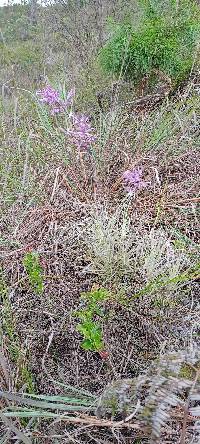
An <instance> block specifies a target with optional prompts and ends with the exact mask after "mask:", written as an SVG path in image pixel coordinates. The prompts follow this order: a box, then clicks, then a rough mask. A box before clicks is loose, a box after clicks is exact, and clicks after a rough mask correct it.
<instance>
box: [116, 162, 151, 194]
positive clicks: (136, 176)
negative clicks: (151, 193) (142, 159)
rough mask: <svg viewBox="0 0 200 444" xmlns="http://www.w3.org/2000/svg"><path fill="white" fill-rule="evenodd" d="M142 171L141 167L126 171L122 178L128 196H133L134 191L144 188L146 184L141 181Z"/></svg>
mask: <svg viewBox="0 0 200 444" xmlns="http://www.w3.org/2000/svg"><path fill="white" fill-rule="evenodd" d="M142 174H143V169H142V168H141V167H138V168H134V169H133V170H127V171H125V172H124V173H123V175H122V177H123V179H124V182H125V189H126V191H127V192H128V193H129V194H131V195H132V194H134V193H135V191H137V190H141V189H142V188H146V186H147V182H145V181H144V180H143V179H142Z"/></svg>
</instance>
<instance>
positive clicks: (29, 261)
mask: <svg viewBox="0 0 200 444" xmlns="http://www.w3.org/2000/svg"><path fill="white" fill-rule="evenodd" d="M23 265H24V267H25V270H26V272H27V274H28V278H29V282H30V285H31V287H32V289H33V291H35V292H36V293H37V294H41V293H42V292H43V289H44V282H43V270H42V267H41V265H40V263H39V257H38V254H37V253H33V252H30V253H26V255H25V257H24V259H23Z"/></svg>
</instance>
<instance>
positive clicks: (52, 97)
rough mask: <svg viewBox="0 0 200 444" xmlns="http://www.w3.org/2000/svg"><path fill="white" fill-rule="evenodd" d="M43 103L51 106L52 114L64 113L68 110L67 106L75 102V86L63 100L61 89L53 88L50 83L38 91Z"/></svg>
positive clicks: (37, 93)
mask: <svg viewBox="0 0 200 444" xmlns="http://www.w3.org/2000/svg"><path fill="white" fill-rule="evenodd" d="M36 95H37V96H38V97H39V100H40V102H41V103H44V104H46V105H48V106H49V107H50V112H51V114H52V115H54V114H58V113H62V112H65V111H66V108H67V107H68V106H70V105H71V104H72V102H73V98H74V96H75V88H73V89H71V90H70V91H69V92H68V94H67V97H66V100H63V99H62V98H61V97H60V94H59V91H57V90H56V89H53V88H52V87H51V86H50V85H47V86H46V87H45V88H43V89H42V90H39V91H37V92H36Z"/></svg>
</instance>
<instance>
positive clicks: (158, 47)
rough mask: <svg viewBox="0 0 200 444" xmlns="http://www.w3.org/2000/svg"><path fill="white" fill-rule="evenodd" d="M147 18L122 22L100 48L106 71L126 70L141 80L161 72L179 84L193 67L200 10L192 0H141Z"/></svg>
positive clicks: (128, 74)
mask: <svg viewBox="0 0 200 444" xmlns="http://www.w3.org/2000/svg"><path fill="white" fill-rule="evenodd" d="M141 3H143V5H142V4H141V7H142V8H143V9H144V14H143V19H142V20H141V22H140V24H139V27H138V28H136V27H135V25H133V24H132V23H130V22H125V23H122V24H120V25H119V24H118V25H116V27H115V31H114V33H113V35H112V37H111V38H110V40H109V41H108V43H107V44H106V45H105V46H104V47H103V48H102V50H101V52H100V63H101V65H102V67H103V68H104V69H105V71H107V72H109V73H113V74H116V75H117V76H119V75H121V74H124V75H125V76H126V77H128V78H131V79H133V80H135V81H139V80H140V79H142V78H143V77H144V76H145V75H148V76H149V75H151V74H153V72H154V73H155V72H161V73H164V74H165V75H167V76H169V77H170V78H171V79H172V81H173V82H174V83H175V84H176V83H178V82H180V81H181V80H182V79H184V78H185V77H186V75H187V74H188V72H189V71H190V70H191V68H192V64H193V60H194V52H195V49H196V47H197V44H198V42H199V37H200V12H199V8H198V6H197V5H196V4H195V3H194V2H193V1H191V2H188V0H180V1H179V2H175V1H174V0H169V1H168V2H167V7H166V2H163V0H159V1H158V2H155V4H154V2H149V1H145V2H144V1H143V2H141Z"/></svg>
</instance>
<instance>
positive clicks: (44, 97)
mask: <svg viewBox="0 0 200 444" xmlns="http://www.w3.org/2000/svg"><path fill="white" fill-rule="evenodd" d="M36 94H37V96H39V100H40V102H42V103H46V104H47V105H55V104H56V103H59V101H60V97H59V92H58V91H56V89H53V88H51V86H50V85H48V86H46V88H43V89H41V90H39V91H37V92H36Z"/></svg>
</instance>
